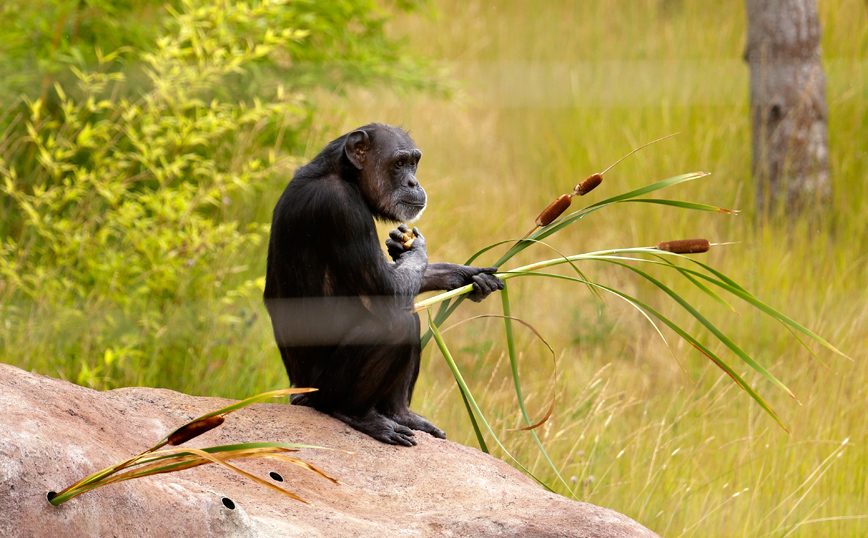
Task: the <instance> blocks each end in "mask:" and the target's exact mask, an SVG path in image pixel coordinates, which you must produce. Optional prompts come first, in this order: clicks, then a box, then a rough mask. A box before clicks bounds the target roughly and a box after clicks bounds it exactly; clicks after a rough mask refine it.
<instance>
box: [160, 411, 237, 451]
mask: <svg viewBox="0 0 868 538" xmlns="http://www.w3.org/2000/svg"><path fill="white" fill-rule="evenodd" d="M224 420H226V417H224V416H223V415H214V416H211V417H205V418H200V419H199V420H194V421H193V422H191V423H189V424H185V425H184V426H181V427H180V428H178V429H177V430H175V431H174V432H172V435H170V436H169V441H168V443H169V444H170V445H172V446H176V445H180V444H182V443H186V442H187V441H189V440H190V439H193V438H194V437H199V436H200V435H202V434H203V433H205V432H207V431H210V430H213V429H214V428H216V427H217V426H219V425H221V424H223V421H224Z"/></svg>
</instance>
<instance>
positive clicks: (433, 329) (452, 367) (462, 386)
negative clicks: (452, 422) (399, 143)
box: [428, 312, 553, 491]
mask: <svg viewBox="0 0 868 538" xmlns="http://www.w3.org/2000/svg"><path fill="white" fill-rule="evenodd" d="M428 326H429V327H430V328H431V334H432V335H433V338H434V341H435V342H436V343H437V347H438V348H440V352H441V353H442V354H443V358H444V359H446V363H447V364H448V365H449V369H450V370H452V374H453V375H454V376H455V381H456V382H457V383H458V387H459V389H461V392H462V393H464V395H465V397H466V398H467V401H468V402H469V403H470V406H471V407H472V408H473V411H474V412H475V413H476V416H477V418H478V419H479V422H480V423H481V424H482V425H483V426H484V427H485V430H486V431H487V432H488V434H489V435H490V436H491V438H492V439H494V442H495V443H496V444H497V446H499V447H500V449H501V450H503V453H504V454H506V455H507V456H508V457H509V459H511V460H512V461H514V462H515V464H516V465H518V467H519V469H521V470H522V471H524V472H525V473H527V475H528V476H530V477H531V478H533V479H534V480H536V481H537V482H538V483H539V484H540V485H541V486H543V487H544V488H546V489H548V490H549V491H553V490H552V489H551V487H549V486H548V485H547V484H546V483H545V482H543V481H542V480H540V479H539V478H538V477H537V476H536V475H534V474H533V473H532V472H530V470H529V469H528V468H527V467H525V466H524V465H523V464H522V463H521V462H520V461H518V459H516V457H515V456H513V455H512V453H511V452H510V451H509V450H507V449H506V447H505V446H503V443H501V442H500V438H498V437H497V434H495V433H494V430H493V429H492V428H491V425H489V424H488V421H487V420H486V419H485V415H484V414H483V413H482V410H481V409H480V408H479V405H478V404H477V403H476V400H475V399H474V398H473V394H472V393H471V392H470V389H469V388H468V387H467V383H466V382H465V381H464V377H463V376H462V375H461V370H459V369H458V365H457V364H456V363H455V360H454V359H453V358H452V353H450V351H449V348H448V347H446V342H445V341H444V340H443V335H442V334H440V331H439V330H438V328H437V325H435V324H434V320H433V319H432V316H431V314H430V312H429V314H428Z"/></svg>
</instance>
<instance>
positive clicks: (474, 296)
mask: <svg viewBox="0 0 868 538" xmlns="http://www.w3.org/2000/svg"><path fill="white" fill-rule="evenodd" d="M462 269H463V270H464V273H465V275H466V277H465V282H464V283H465V285H466V284H473V291H471V292H470V293H469V294H468V295H467V298H468V299H470V300H471V301H473V302H474V303H478V302H480V301H482V300H483V299H485V298H486V297H488V296H489V295H490V294H491V292H493V291H496V290H502V289H503V287H504V283H503V280H501V279H500V278H498V277H497V276H496V275H495V274H494V273H496V272H497V267H471V266H469V265H465V266H463V267H462Z"/></svg>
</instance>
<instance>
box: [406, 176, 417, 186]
mask: <svg viewBox="0 0 868 538" xmlns="http://www.w3.org/2000/svg"><path fill="white" fill-rule="evenodd" d="M404 184H405V186H407V187H410V188H416V187H418V186H419V180H418V179H416V176H414V175H413V174H407V176H406V179H405V180H404Z"/></svg>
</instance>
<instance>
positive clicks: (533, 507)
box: [0, 364, 656, 538]
mask: <svg viewBox="0 0 868 538" xmlns="http://www.w3.org/2000/svg"><path fill="white" fill-rule="evenodd" d="M228 402H229V400H224V399H219V398H197V397H193V396H188V395H185V394H181V393H178V392H173V391H170V390H165V389H151V388H125V389H117V390H112V391H106V392H97V391H94V390H91V389H87V388H83V387H79V386H77V385H73V384H71V383H67V382H65V381H59V380H56V379H52V378H49V377H44V376H40V375H36V374H31V373H27V372H25V371H23V370H20V369H18V368H15V367H13V366H9V365H5V364H0V409H2V414H0V536H4V537H19V536H20V537H25V536H26V537H43V536H45V537H48V536H51V537H78V536H82V537H92V536H118V537H126V536H130V537H140V536H157V537H163V536H173V537H174V536H190V537H199V536H232V537H247V536H257V537H259V536H262V537H270V536H275V537H288V536H300V537H301V536H303V537H306V538H307V537H317V536H323V537H331V536H334V537H341V538H343V537H363V536H364V537H367V536H371V537H384V536H423V537H424V536H454V537H467V536H472V537H488V536H492V537H493V536H515V537H524V538H536V537H549V536H551V537H554V536H557V537H612V538H614V537H628V536H629V537H634V536H656V535H655V534H654V533H652V532H651V531H649V530H647V529H645V528H644V527H642V526H641V525H639V524H638V523H636V522H635V521H633V520H631V519H629V518H627V517H626V516H623V515H621V514H618V513H616V512H614V511H612V510H609V509H606V508H600V507H597V506H594V505H591V504H587V503H582V502H575V501H572V500H569V499H566V498H564V497H562V496H560V495H556V494H554V493H550V492H548V491H546V490H544V489H543V488H541V487H540V486H539V485H537V484H536V483H535V482H533V481H532V480H530V479H529V478H527V477H526V476H524V475H523V474H521V473H520V472H518V471H516V470H515V469H513V468H512V467H510V466H509V465H507V464H506V463H504V462H502V461H500V460H497V459H495V458H493V457H490V456H488V455H486V454H484V453H482V452H480V451H478V450H476V449H473V448H469V447H466V446H462V445H459V444H457V443H453V442H451V441H444V440H440V439H435V438H433V437H430V436H428V435H427V434H423V433H417V438H418V440H419V444H418V446H416V447H413V448H403V447H395V446H388V445H384V444H382V443H379V442H377V441H374V440H373V439H371V438H369V437H367V436H365V435H362V434H360V433H358V432H356V431H354V430H349V429H347V428H345V427H344V425H343V423H341V422H338V421H337V420H335V419H333V418H331V417H329V416H326V415H323V414H321V413H318V412H316V411H314V410H312V409H308V408H303V407H295V406H288V405H284V404H256V405H253V406H250V407H247V408H245V409H242V410H241V411H237V412H235V413H233V414H231V415H229V416H228V417H227V419H226V422H225V423H224V424H223V425H222V426H221V427H220V428H217V429H216V430H212V431H210V432H208V433H206V434H204V435H202V436H201V437H198V438H196V439H195V440H193V441H191V442H190V443H188V444H189V445H190V446H193V447H206V446H213V445H220V444H231V443H238V442H249V441H284V442H298V443H305V444H312V445H320V446H329V447H334V448H341V449H344V450H350V451H353V452H355V454H346V453H343V452H337V451H323V450H309V449H306V450H303V451H301V452H299V453H297V454H296V455H298V456H299V457H300V458H301V459H304V460H306V461H308V462H310V463H311V464H313V465H315V466H316V467H318V468H320V469H322V470H323V471H324V472H326V473H327V474H329V475H330V476H333V477H335V478H337V479H338V480H339V481H340V482H341V484H340V485H337V484H333V483H331V482H329V481H327V480H325V479H323V478H321V477H319V476H317V475H315V474H314V473H312V472H310V471H307V470H305V469H302V468H300V467H297V466H293V465H290V464H287V463H284V462H279V461H269V460H258V461H239V460H236V462H235V463H236V465H238V466H239V467H241V468H243V469H244V470H246V471H248V472H250V473H253V474H255V475H257V476H260V477H264V478H268V477H269V473H270V472H277V473H279V474H280V475H281V476H282V477H283V478H284V480H285V481H284V482H283V483H280V484H279V485H280V486H282V487H285V488H287V489H289V490H290V491H293V492H295V493H296V494H298V495H300V496H301V497H302V498H304V499H305V500H307V501H308V502H310V504H309V505H308V504H304V503H301V502H298V501H294V500H292V499H289V498H287V497H284V496H282V495H279V494H277V493H275V492H273V491H271V490H269V489H267V488H264V487H262V486H260V485H258V484H255V483H254V482H251V481H249V480H247V479H246V478H243V477H241V476H238V475H236V474H234V473H232V472H231V471H228V470H226V469H223V468H221V467H219V466H217V465H206V466H202V467H197V468H194V469H188V470H184V471H180V472H177V473H169V474H162V475H157V476H152V477H145V478H140V479H136V480H130V481H127V482H122V483H119V484H110V485H108V486H105V487H101V488H98V489H95V490H93V491H90V492H87V493H84V494H82V495H80V496H78V497H75V498H74V499H71V500H70V501H67V502H66V503H64V504H62V505H60V506H57V507H55V506H52V505H51V504H49V503H48V500H47V498H46V494H47V493H48V492H49V491H52V490H53V491H60V490H61V489H63V488H65V487H67V486H69V485H71V484H72V483H74V482H76V481H77V480H79V479H81V478H83V477H84V476H86V475H89V474H91V473H93V472H95V471H98V470H100V469H103V468H105V467H108V466H109V465H111V464H114V463H118V462H121V461H123V460H125V459H127V458H129V457H131V456H133V455H135V454H138V453H139V452H141V451H143V450H145V449H147V448H148V447H150V446H152V445H153V444H154V443H156V442H157V441H158V440H159V439H161V438H162V437H163V436H164V435H166V434H167V433H168V432H169V431H171V430H173V429H174V428H176V427H178V426H179V425H181V424H182V423H184V422H185V421H187V420H189V419H191V418H194V417H196V416H199V415H202V414H204V413H207V412H209V411H213V410H216V409H219V408H221V407H223V406H225V405H228ZM224 499H229V500H231V502H232V503H234V509H230V508H227V507H226V506H225V505H224ZM227 504H229V503H227Z"/></svg>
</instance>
